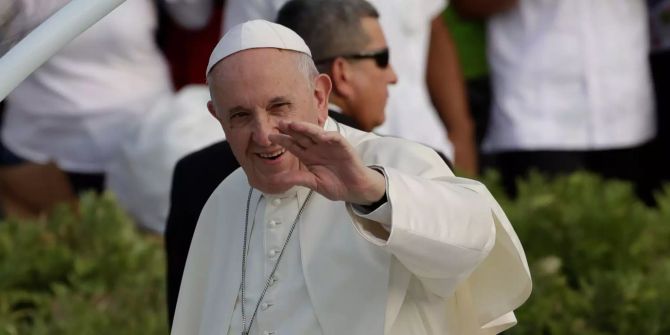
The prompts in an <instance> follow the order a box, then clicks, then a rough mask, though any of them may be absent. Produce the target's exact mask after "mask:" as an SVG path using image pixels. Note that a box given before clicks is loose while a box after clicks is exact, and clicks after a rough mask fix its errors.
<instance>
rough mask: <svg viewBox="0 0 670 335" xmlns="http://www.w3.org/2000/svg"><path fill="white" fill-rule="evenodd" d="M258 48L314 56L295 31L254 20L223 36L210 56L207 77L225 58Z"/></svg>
mask: <svg viewBox="0 0 670 335" xmlns="http://www.w3.org/2000/svg"><path fill="white" fill-rule="evenodd" d="M256 48H276V49H283V50H292V51H297V52H302V53H304V54H307V55H309V56H310V57H311V56H312V53H311V52H310V51H309V48H308V47H307V44H305V41H303V39H302V38H301V37H300V36H299V35H298V34H297V33H295V32H294V31H293V30H291V29H289V28H286V27H284V26H282V25H280V24H276V23H272V22H269V21H265V20H252V21H247V22H244V23H241V24H238V25H236V26H234V27H233V28H231V29H230V30H229V31H228V32H227V33H226V34H225V35H223V37H222V38H221V40H220V41H219V43H218V44H217V45H216V47H214V51H212V54H211V56H209V63H208V64H207V72H206V73H205V76H207V75H208V74H209V71H211V70H212V68H213V67H214V65H216V64H217V63H218V62H220V61H221V60H223V59H224V58H226V57H228V56H230V55H232V54H234V53H236V52H240V51H242V50H247V49H256Z"/></svg>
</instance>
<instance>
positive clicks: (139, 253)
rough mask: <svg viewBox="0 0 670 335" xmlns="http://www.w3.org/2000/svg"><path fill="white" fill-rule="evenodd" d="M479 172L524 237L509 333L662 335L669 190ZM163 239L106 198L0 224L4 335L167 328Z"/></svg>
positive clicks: (0, 330)
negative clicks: (525, 293) (520, 299)
mask: <svg viewBox="0 0 670 335" xmlns="http://www.w3.org/2000/svg"><path fill="white" fill-rule="evenodd" d="M484 180H485V181H486V184H487V185H488V186H489V189H490V190H491V191H492V193H493V194H494V195H495V196H496V198H497V199H498V200H499V202H500V203H501V205H502V206H503V208H504V209H505V211H506V213H507V215H508V217H509V218H510V220H511V221H512V224H513V225H514V227H515V229H516V231H517V233H518V235H519V238H520V239H521V241H522V243H523V245H524V248H525V250H526V255H527V257H528V262H529V265H530V268H531V272H532V275H533V293H532V295H531V297H530V299H529V300H528V301H527V302H526V303H525V304H524V305H523V306H522V307H521V308H519V309H518V310H517V312H516V314H517V318H518V320H519V324H518V325H517V326H516V327H514V328H512V329H511V330H509V331H508V332H507V334H512V335H517V334H523V335H526V334H527V335H572V334H580V335H605V334H607V335H610V334H645V335H654V334H670V318H669V317H667V316H668V315H670V289H669V288H670V243H669V241H670V186H668V187H666V189H665V190H664V191H663V192H661V193H660V194H659V195H658V198H657V202H658V207H657V208H648V207H646V206H645V205H644V204H643V203H641V202H640V201H639V200H638V199H637V198H636V197H635V196H634V194H633V192H632V189H631V187H630V185H628V184H626V183H623V182H616V181H603V180H602V179H600V178H598V177H596V176H593V175H590V174H586V173H576V174H573V175H570V176H565V177H560V178H557V179H547V178H545V177H542V176H540V175H532V176H531V177H530V178H529V179H527V180H525V181H523V182H521V183H520V185H519V195H518V198H517V199H514V200H512V199H509V198H507V197H505V196H504V195H503V193H502V189H501V188H500V183H499V179H498V177H497V176H496V175H495V174H488V175H487V176H486V177H485V178H484ZM164 273H165V266H164V258H163V251H162V245H161V243H160V240H159V239H158V238H156V237H155V236H150V235H143V234H141V233H139V232H138V231H137V230H136V229H135V228H134V227H133V225H132V222H131V221H130V220H129V219H128V218H127V217H126V216H125V215H124V214H123V213H122V212H121V211H120V210H119V209H118V207H117V206H116V205H115V203H114V201H113V199H111V198H109V197H108V196H103V197H95V196H91V195H89V196H85V197H84V198H82V200H81V205H80V209H79V213H73V212H72V210H70V209H69V208H66V207H62V208H59V209H57V210H56V211H55V212H54V213H52V214H51V215H50V216H49V217H47V218H45V219H42V220H38V221H35V222H19V221H9V222H2V223H0V335H5V334H8V335H14V334H56V335H60V334H117V333H121V334H167V322H166V320H165V314H166V313H165V297H164V291H165V283H164Z"/></svg>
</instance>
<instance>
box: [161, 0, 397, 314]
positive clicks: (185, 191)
mask: <svg viewBox="0 0 670 335" xmlns="http://www.w3.org/2000/svg"><path fill="white" fill-rule="evenodd" d="M378 17H379V14H378V13H377V11H376V10H375V8H374V7H373V6H371V5H370V4H369V3H367V2H365V1H361V0H353V1H326V2H323V1H319V2H313V1H311V0H307V1H302V0H301V1H291V2H288V3H287V4H286V5H285V6H284V7H283V8H282V10H281V11H280V12H279V16H278V19H277V21H278V23H280V24H283V25H285V26H287V27H289V28H291V29H293V30H294V31H296V32H297V33H298V35H300V36H301V37H302V38H303V39H304V40H305V42H306V44H307V45H308V46H309V48H310V49H311V50H312V53H313V54H312V58H313V59H314V60H315V63H316V65H317V69H318V70H319V72H321V73H325V74H328V75H329V76H330V77H331V80H332V82H333V88H332V92H331V95H330V98H329V101H328V102H329V106H328V107H329V110H330V116H331V117H334V118H336V120H337V121H339V122H341V123H345V124H348V125H352V126H355V127H357V128H359V129H361V130H364V131H371V130H372V129H373V128H375V127H376V126H378V125H380V124H381V123H382V122H384V107H385V105H386V100H387V98H388V89H387V88H388V85H390V84H394V83H395V82H396V81H397V77H396V74H395V72H394V71H393V68H392V67H391V65H390V63H389V49H388V46H387V44H386V40H385V38H384V34H383V33H382V29H381V27H380V25H379V22H378ZM238 167H239V164H238V163H237V161H236V160H235V158H234V157H233V154H232V151H231V150H230V146H229V145H228V143H227V142H225V141H223V142H219V143H216V144H213V145H211V146H209V147H207V148H204V149H202V150H200V151H197V152H194V153H192V154H190V155H188V156H186V157H184V158H182V159H181V160H180V161H179V162H178V163H177V165H176V167H175V170H174V176H173V182H172V190H171V204H170V212H169V214H168V219H167V224H166V229H165V248H166V251H167V264H168V272H167V276H168V312H169V317H170V320H172V316H173V315H174V309H175V306H176V301H177V296H178V293H179V286H180V284H181V278H182V273H183V270H184V265H185V262H186V256H187V254H188V250H189V247H190V244H191V238H192V236H193V231H194V230H195V226H196V223H197V220H198V216H199V215H200V211H201V210H202V207H203V206H204V205H205V202H206V201H207V199H208V198H209V196H210V194H211V193H212V192H213V191H214V189H215V188H216V186H217V185H219V183H220V182H221V181H222V180H223V179H225V178H226V177H227V176H228V175H229V174H230V173H231V172H233V171H234V170H235V169H237V168H238Z"/></svg>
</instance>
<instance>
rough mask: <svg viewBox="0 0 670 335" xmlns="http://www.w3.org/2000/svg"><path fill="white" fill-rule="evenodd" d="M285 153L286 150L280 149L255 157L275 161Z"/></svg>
mask: <svg viewBox="0 0 670 335" xmlns="http://www.w3.org/2000/svg"><path fill="white" fill-rule="evenodd" d="M285 152H286V149H284V148H281V149H279V150H276V151H273V152H268V153H257V154H256V155H257V156H258V157H260V158H263V159H270V160H272V159H277V158H279V156H281V155H283V154H284V153H285Z"/></svg>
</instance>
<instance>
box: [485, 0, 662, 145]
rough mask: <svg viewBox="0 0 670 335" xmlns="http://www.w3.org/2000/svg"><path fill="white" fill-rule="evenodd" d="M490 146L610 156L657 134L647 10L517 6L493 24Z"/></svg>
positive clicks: (575, 4)
mask: <svg viewBox="0 0 670 335" xmlns="http://www.w3.org/2000/svg"><path fill="white" fill-rule="evenodd" d="M488 41H489V60H490V64H491V74H492V79H493V88H494V92H495V94H494V103H493V108H492V112H491V113H492V114H491V124H490V127H489V132H488V134H487V136H486V138H485V141H484V144H483V146H484V149H485V150H486V151H489V152H498V151H505V150H605V149H613V148H625V147H630V146H635V145H639V144H642V143H643V142H645V141H647V140H649V139H651V138H652V137H653V136H654V133H655V129H654V119H653V113H652V110H653V97H652V89H651V80H650V73H649V68H648V60H647V55H648V50H649V48H648V29H647V11H646V3H645V2H644V1H641V0H545V1H538V0H521V1H519V3H518V5H517V6H516V7H515V8H513V9H512V10H510V11H507V12H505V13H503V14H499V15H497V16H495V17H493V18H492V19H491V20H490V21H489V31H488Z"/></svg>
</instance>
